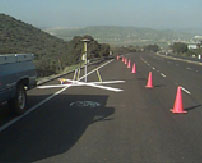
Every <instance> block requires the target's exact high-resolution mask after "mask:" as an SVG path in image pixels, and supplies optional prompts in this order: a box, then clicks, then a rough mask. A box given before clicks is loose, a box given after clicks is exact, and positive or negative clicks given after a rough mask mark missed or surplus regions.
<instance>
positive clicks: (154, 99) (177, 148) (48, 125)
mask: <svg viewBox="0 0 202 163" xmlns="http://www.w3.org/2000/svg"><path fill="white" fill-rule="evenodd" d="M124 55H125V56H126V58H128V59H131V62H132V63H134V62H135V63H136V70H137V73H136V74H131V72H130V71H131V69H127V68H126V65H125V64H124V63H123V62H121V61H120V60H119V61H116V60H114V61H112V62H111V63H109V64H107V65H105V66H104V67H103V68H101V69H99V71H100V73H101V74H102V78H103V81H125V83H116V84H104V86H109V87H113V88H120V89H121V90H124V91H122V92H113V91H108V90H105V89H101V88H94V87H87V86H76V87H69V88H65V89H63V90H62V88H50V89H39V88H35V89H33V90H31V91H29V92H28V99H29V108H31V109H33V108H35V109H34V110H33V111H32V112H30V113H29V114H27V115H26V116H22V118H21V119H19V120H18V121H16V122H15V123H14V124H12V125H10V126H8V127H7V128H6V129H4V130H3V131H1V133H0V162H48V163H49V162H72V163H97V162H100V163H103V162H109V163H117V162H120V163H127V162H128V163H134V162H137V163H139V162H148V163H153V162H158V163H159V162H174V163H175V162H176V163H177V162H183V163H184V162H187V163H190V162H202V157H201V156H202V127H201V124H202V118H201V117H202V106H201V105H202V100H201V99H202V94H201V92H202V89H201V83H202V67H201V66H200V65H196V64H188V63H186V62H183V61H175V60H169V59H166V58H163V57H160V56H157V55H151V54H146V53H131V54H124ZM99 66H100V65H95V66H92V67H91V68H89V71H91V70H93V69H94V68H96V67H99ZM149 72H152V73H153V85H154V88H153V89H148V88H145V85H146V84H147V78H148V73H149ZM66 77H67V78H72V77H73V74H70V75H68V76H66ZM88 80H89V82H96V81H98V79H97V74H96V73H92V74H90V75H89V76H88ZM52 83H57V81H53V82H50V83H46V85H50V84H52ZM178 86H182V87H183V88H184V89H183V91H182V98H183V104H184V107H185V110H187V111H188V114H183V115H182V114H179V115H176V114H172V113H171V112H170V109H172V107H173V104H174V101H175V96H176V91H177V87H178ZM61 90H62V91H61ZM58 91H60V92H58ZM56 92H57V93H56ZM41 101H43V102H42V103H41V104H40V105H37V104H39V103H40V102H41ZM78 101H93V102H96V104H99V106H98V105H97V106H92V105H91V106H82V105H81V103H79V104H78ZM75 103H76V104H77V105H73V104H75ZM2 115H4V116H1V118H0V124H1V126H4V125H5V124H8V122H10V121H12V120H13V119H16V117H14V116H9V114H8V111H7V108H6V106H5V108H4V109H3V111H2Z"/></svg>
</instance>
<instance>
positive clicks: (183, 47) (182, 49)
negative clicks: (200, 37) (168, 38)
mask: <svg viewBox="0 0 202 163" xmlns="http://www.w3.org/2000/svg"><path fill="white" fill-rule="evenodd" d="M170 49H171V50H172V51H173V53H174V54H175V55H181V56H193V55H195V56H198V55H202V41H201V42H199V43H198V44H197V46H196V49H188V47H187V44H186V43H183V42H176V43H174V44H173V45H172V46H170Z"/></svg>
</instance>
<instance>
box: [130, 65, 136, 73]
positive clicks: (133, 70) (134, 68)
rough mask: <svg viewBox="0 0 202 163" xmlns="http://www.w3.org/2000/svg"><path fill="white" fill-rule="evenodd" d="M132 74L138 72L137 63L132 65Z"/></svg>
mask: <svg viewBox="0 0 202 163" xmlns="http://www.w3.org/2000/svg"><path fill="white" fill-rule="evenodd" d="M131 73H132V74H136V67H135V63H134V65H133V67H132V72H131Z"/></svg>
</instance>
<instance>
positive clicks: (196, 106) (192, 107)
mask: <svg viewBox="0 0 202 163" xmlns="http://www.w3.org/2000/svg"><path fill="white" fill-rule="evenodd" d="M200 106H201V105H195V106H190V107H187V108H185V110H186V111H189V110H194V109H197V108H199V107H200Z"/></svg>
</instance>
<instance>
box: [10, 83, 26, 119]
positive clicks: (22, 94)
mask: <svg viewBox="0 0 202 163" xmlns="http://www.w3.org/2000/svg"><path fill="white" fill-rule="evenodd" d="M9 105H10V108H11V109H12V111H13V112H14V113H15V114H17V115H20V114H23V113H24V112H25V110H26V106H27V92H26V91H25V89H24V84H23V83H19V84H18V85H17V87H16V94H15V97H14V98H13V99H12V100H10V101H9Z"/></svg>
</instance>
